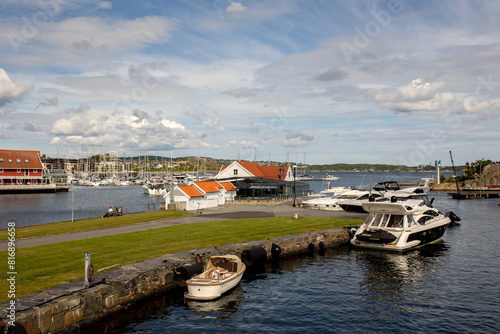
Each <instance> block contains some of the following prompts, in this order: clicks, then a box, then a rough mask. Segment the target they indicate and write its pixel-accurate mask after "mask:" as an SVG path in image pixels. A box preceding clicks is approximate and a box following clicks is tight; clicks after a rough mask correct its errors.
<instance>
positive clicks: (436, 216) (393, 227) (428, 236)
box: [351, 197, 460, 251]
mask: <svg viewBox="0 0 500 334" xmlns="http://www.w3.org/2000/svg"><path fill="white" fill-rule="evenodd" d="M363 209H365V210H366V211H367V212H369V215H368V217H367V219H366V220H365V222H364V223H363V224H362V225H361V227H360V228H359V229H358V230H357V231H356V233H355V234H354V236H353V237H352V239H351V244H352V245H353V246H355V247H362V248H374V249H384V250H391V251H405V250H408V249H411V248H415V247H419V246H422V245H425V244H428V243H431V242H434V241H436V240H439V239H440V238H441V237H442V236H443V234H444V233H445V230H446V228H447V227H448V225H450V223H452V222H456V221H458V220H460V218H458V217H457V216H456V215H455V214H453V212H451V211H450V212H449V213H448V214H447V215H444V214H442V213H441V212H439V211H438V210H437V209H436V208H433V207H431V206H430V205H428V204H426V203H425V201H424V200H421V199H409V200H406V201H398V200H397V199H396V197H394V198H392V199H391V201H390V202H368V203H363Z"/></svg>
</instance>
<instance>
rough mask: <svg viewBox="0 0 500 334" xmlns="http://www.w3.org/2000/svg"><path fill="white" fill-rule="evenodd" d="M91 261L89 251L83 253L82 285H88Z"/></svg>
mask: <svg viewBox="0 0 500 334" xmlns="http://www.w3.org/2000/svg"><path fill="white" fill-rule="evenodd" d="M91 264H92V263H91V262H90V253H85V284H84V287H86V288H87V287H88V286H89V285H90V281H91V279H90V270H89V269H90V266H91Z"/></svg>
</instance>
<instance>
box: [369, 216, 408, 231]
mask: <svg viewBox="0 0 500 334" xmlns="http://www.w3.org/2000/svg"><path fill="white" fill-rule="evenodd" d="M404 217H405V216H404V215H392V214H382V213H380V214H375V215H374V216H373V219H372V220H371V222H370V224H369V225H368V227H371V228H381V227H388V228H403V224H404Z"/></svg>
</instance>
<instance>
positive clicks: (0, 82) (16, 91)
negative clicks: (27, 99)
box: [0, 68, 31, 107]
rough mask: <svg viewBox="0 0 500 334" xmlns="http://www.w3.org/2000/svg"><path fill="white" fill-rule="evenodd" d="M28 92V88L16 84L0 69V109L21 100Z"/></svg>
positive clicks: (29, 89)
mask: <svg viewBox="0 0 500 334" xmlns="http://www.w3.org/2000/svg"><path fill="white" fill-rule="evenodd" d="M30 91H31V88H30V87H27V86H24V85H18V84H16V83H15V82H14V81H12V79H11V78H10V77H9V75H8V74H7V72H5V70H4V69H3V68H0V107H3V106H4V105H6V104H9V103H12V102H15V101H19V100H21V99H22V98H23V96H24V95H26V94H28V93H29V92H30Z"/></svg>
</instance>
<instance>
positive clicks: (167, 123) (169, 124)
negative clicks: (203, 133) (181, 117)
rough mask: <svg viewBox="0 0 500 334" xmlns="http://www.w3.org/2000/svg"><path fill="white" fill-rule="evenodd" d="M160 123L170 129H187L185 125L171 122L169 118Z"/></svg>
mask: <svg viewBox="0 0 500 334" xmlns="http://www.w3.org/2000/svg"><path fill="white" fill-rule="evenodd" d="M159 123H160V124H161V125H163V126H164V127H166V128H169V129H182V130H184V129H186V127H185V126H184V125H182V124H180V123H177V122H175V121H171V120H169V119H167V118H163V119H162V120H160V122H159Z"/></svg>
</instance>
